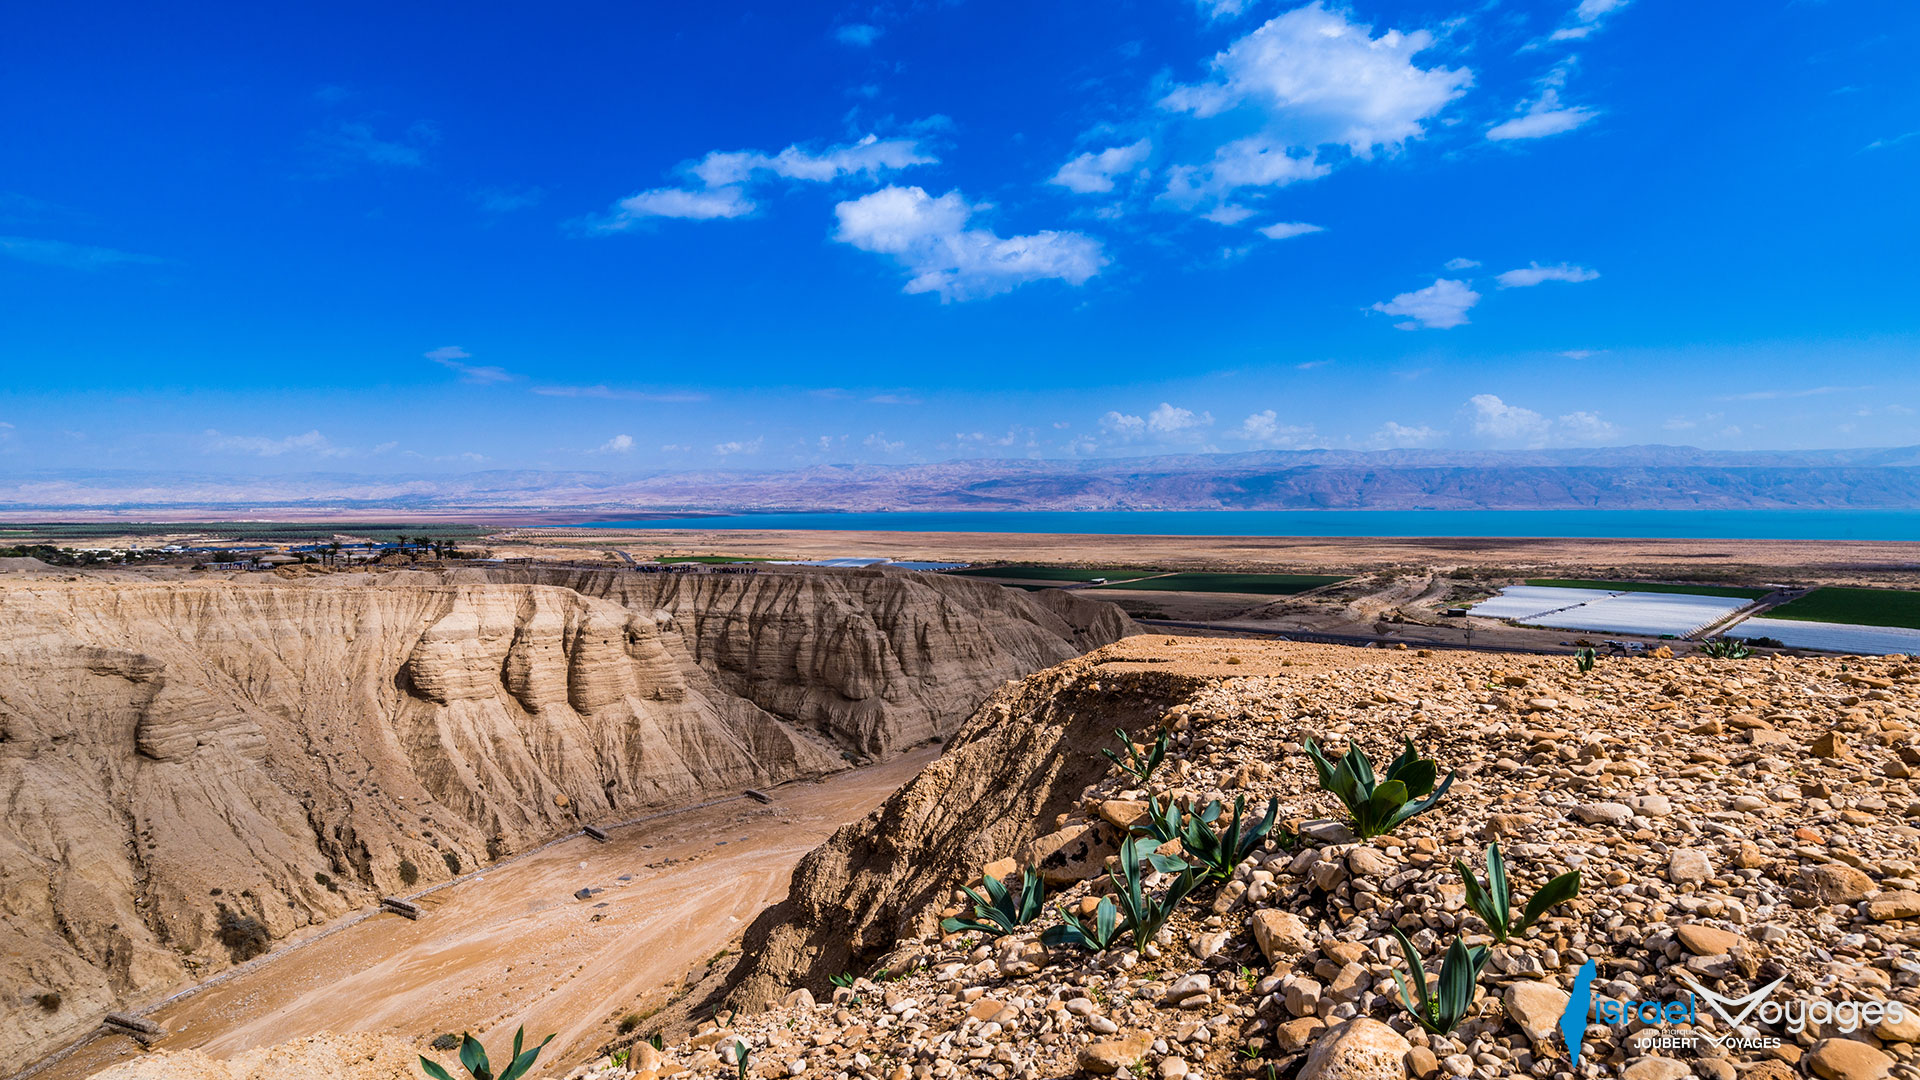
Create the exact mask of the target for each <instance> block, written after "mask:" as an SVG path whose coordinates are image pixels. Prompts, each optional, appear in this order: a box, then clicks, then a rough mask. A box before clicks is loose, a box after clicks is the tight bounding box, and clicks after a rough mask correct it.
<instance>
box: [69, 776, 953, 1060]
mask: <svg viewBox="0 0 1920 1080" xmlns="http://www.w3.org/2000/svg"><path fill="white" fill-rule="evenodd" d="M933 756H934V754H933V753H932V752H921V753H916V754H913V755H910V756H907V757H903V758H900V759H898V760H895V761H891V762H888V763H885V764H882V765H875V766H871V767H868V768H865V769H858V770H854V771H852V772H847V773H842V774H839V775H837V776H833V777H830V778H828V779H827V780H825V781H822V782H819V783H806V782H800V783H794V784H789V785H786V786H785V787H782V788H779V789H777V790H776V791H775V792H774V793H773V794H774V796H775V801H774V803H773V804H772V805H761V804H759V803H757V802H753V801H750V800H741V801H737V802H730V803H726V804H724V805H720V806H713V807H707V808H705V809H700V810H693V811H689V812H687V813H684V814H677V815H674V816H671V817H666V818H662V819H659V820H657V821H651V822H646V823H644V824H641V825H637V826H634V827H631V828H626V829H620V830H617V831H615V832H614V833H613V836H612V840H611V842H609V843H606V844H597V843H594V842H593V841H592V840H589V839H586V838H585V837H581V838H578V839H574V840H569V841H567V842H565V843H561V844H558V845H555V846H554V847H552V848H549V849H547V850H545V851H542V852H539V853H538V854H535V855H533V856H530V857H529V858H527V859H525V860H523V861H521V862H518V863H513V864H511V865H508V866H504V867H501V868H499V869H497V870H493V871H490V872H488V873H486V874H484V875H482V876H480V877H478V878H475V879H473V880H470V881H467V882H464V883H462V884H459V885H456V886H454V887H452V888H449V889H445V890H443V891H441V892H438V893H435V894H433V895H431V896H428V897H426V898H425V899H424V900H422V902H421V903H422V906H423V907H425V908H426V910H427V915H426V917H425V918H423V919H421V920H420V921H418V922H409V921H407V920H405V919H403V918H400V917H399V916H393V915H381V916H378V917H376V918H372V919H368V920H366V921H364V922H362V923H359V924H358V925H355V926H351V927H348V928H346V929H345V930H342V931H340V932H339V933H336V934H334V935H332V936H331V937H329V938H327V939H326V940H324V941H320V942H316V943H314V944H313V945H310V946H307V947H305V948H302V949H298V950H296V951H293V952H291V953H289V954H287V955H286V957H284V958H283V959H280V960H278V961H276V962H274V963H270V964H267V965H265V966H263V967H261V968H259V969H257V970H254V971H249V972H247V973H245V974H243V975H241V976H239V977H237V978H234V979H231V980H229V981H227V982H225V983H222V984H220V985H218V986H216V987H212V988H210V989H208V990H206V991H204V992H202V993H200V994H197V995H195V996H193V997H190V998H186V999H185V1000H183V1001H180V1002H178V1003H175V1004H172V1005H168V1006H165V1007H163V1008H161V1009H159V1010H158V1011H156V1012H155V1013H153V1014H152V1015H151V1017H150V1018H151V1019H152V1020H154V1021H155V1022H157V1023H159V1024H161V1025H162V1026H164V1027H165V1028H166V1029H167V1030H168V1032H169V1035H168V1036H167V1038H166V1039H164V1040H162V1041H161V1042H160V1043H159V1044H158V1047H159V1048H160V1049H168V1050H172V1049H181V1048H186V1047H194V1048H198V1049H201V1050H204V1051H206V1052H207V1053H210V1054H214V1055H216V1056H225V1055H229V1054H233V1053H236V1052H238V1051H241V1050H245V1049H249V1048H252V1047H256V1046H262V1045H270V1044H274V1043H279V1042H284V1041H286V1040H288V1039H292V1038H297V1037H299V1036H303V1035H308V1034H312V1033H314V1032H319V1031H336V1032H347V1031H372V1032H385V1033H388V1034H392V1035H395V1036H399V1037H402V1038H411V1039H417V1040H419V1042H420V1045H421V1046H423V1047H424V1046H425V1044H426V1042H427V1041H428V1040H430V1039H431V1038H432V1037H433V1036H434V1035H435V1034H438V1033H440V1032H460V1031H463V1030H471V1031H473V1032H474V1033H475V1034H477V1035H479V1036H480V1038H481V1040H482V1041H483V1042H485V1043H486V1044H487V1045H488V1046H494V1045H496V1044H501V1045H504V1044H506V1043H510V1042H511V1041H512V1037H513V1031H514V1029H515V1028H516V1027H518V1026H519V1025H520V1024H522V1023H524V1024H526V1026H527V1031H528V1033H529V1035H530V1036H533V1037H537V1036H544V1035H545V1034H546V1033H547V1032H550V1031H551V1032H557V1033H558V1038H556V1039H555V1040H554V1041H553V1045H552V1046H551V1047H549V1048H548V1051H547V1053H546V1054H545V1055H543V1056H542V1058H541V1065H542V1066H543V1068H542V1069H540V1070H539V1072H540V1073H545V1074H548V1075H557V1074H558V1072H559V1071H561V1069H562V1067H570V1066H571V1065H573V1064H575V1063H578V1062H579V1061H582V1060H585V1059H586V1058H587V1057H588V1056H589V1055H591V1054H592V1052H593V1050H594V1048H595V1047H597V1046H599V1045H600V1044H601V1043H602V1042H603V1041H604V1040H605V1039H606V1038H607V1037H608V1036H609V1035H611V1034H612V1033H613V1029H614V1025H615V1024H616V1023H617V1022H618V1020H619V1018H620V1017H621V1016H622V1015H624V1014H626V1013H629V1012H645V1011H647V1010H648V1009H649V1008H651V1007H653V1006H657V1005H659V1004H661V1003H662V1002H664V1001H666V1000H667V999H668V998H669V997H670V996H671V994H672V992H673V991H674V990H675V989H677V988H678V987H679V985H680V982H681V978H682V976H683V975H685V974H686V973H687V972H688V971H689V969H703V968H704V965H705V962H706V961H707V960H708V959H709V958H710V957H712V956H713V955H714V954H715V953H717V952H719V951H720V950H722V949H723V948H726V947H729V946H730V944H732V943H733V942H734V939H735V938H736V937H737V936H738V935H739V933H740V932H741V931H742V930H743V929H745V928H746V925H747V923H748V922H750V921H751V920H752V919H753V917H754V916H755V915H756V914H758V913H759V911H760V909H761V908H763V907H765V906H767V905H768V904H771V903H774V902H776V901H778V900H779V899H780V898H781V897H782V896H784V895H785V893H786V889H787V881H788V877H789V875H790V874H791V872H792V870H793V866H794V864H795V863H797V862H798V861H799V860H800V857H801V856H802V855H804V854H806V853H807V852H808V851H810V850H811V849H812V848H814V847H815V846H816V845H818V844H819V843H820V841H821V840H823V839H825V838H826V836H827V835H828V834H829V833H831V832H832V831H833V830H834V829H835V828H837V827H838V826H840V825H842V824H844V823H846V822H849V821H853V820H855V819H857V818H859V817H861V816H862V815H864V814H865V813H867V812H868V811H869V810H871V809H873V808H874V807H875V806H878V805H879V804H880V803H881V802H882V801H883V800H885V798H886V797H887V796H888V795H889V794H891V793H892V792H893V791H894V789H895V788H897V787H899V786H900V785H901V784H903V783H905V782H906V781H907V780H908V779H909V778H911V777H912V776H913V775H914V773H916V772H918V771H919V770H920V768H921V766H923V765H925V764H926V763H927V762H928V761H930V760H932V758H933ZM582 888H590V889H595V890H601V891H596V892H594V893H593V894H592V895H590V896H589V897H587V898H586V899H576V898H575V896H574V893H575V892H576V891H577V890H579V889H582ZM139 1052H140V1051H139V1049H138V1048H137V1047H136V1046H135V1044H134V1043H133V1041H132V1040H130V1039H127V1038H124V1037H118V1036H114V1037H104V1038H99V1039H96V1040H94V1041H93V1042H92V1043H90V1044H88V1045H87V1046H86V1047H84V1048H82V1049H81V1050H80V1051H79V1052H77V1053H75V1054H74V1055H73V1056H71V1057H69V1058H67V1059H66V1060H64V1061H62V1062H60V1063H58V1064H57V1065H55V1066H54V1067H52V1068H50V1069H48V1070H46V1071H44V1072H42V1073H41V1074H39V1075H40V1077H42V1078H58V1080H66V1078H78V1077H83V1076H87V1075H89V1074H90V1073H92V1072H94V1071H96V1070H98V1069H101V1068H104V1067H106V1066H107V1065H110V1064H113V1063H114V1062H117V1061H122V1060H126V1059H127V1058H130V1057H134V1056H137V1055H138V1054H139Z"/></svg>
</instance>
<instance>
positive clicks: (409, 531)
mask: <svg viewBox="0 0 1920 1080" xmlns="http://www.w3.org/2000/svg"><path fill="white" fill-rule="evenodd" d="M492 531H493V530H491V529H489V528H486V527H483V526H479V525H447V524H431V523H428V524H419V525H408V524H398V525H396V524H388V523H380V522H362V521H341V522H318V523H315V522H289V521H179V522H159V523H154V522H117V521H116V522H83V523H73V524H61V523H58V522H54V523H48V524H29V525H5V526H0V541H25V542H33V543H38V542H42V541H44V540H47V539H61V540H73V541H84V540H88V539H92V538H95V537H116V536H136V537H137V536H175V535H183V534H194V533H204V534H210V535H214V536H219V537H221V538H223V539H228V540H233V541H236V542H258V543H301V542H306V541H314V540H331V539H333V537H334V536H335V535H336V534H338V535H341V536H366V537H371V538H372V539H375V540H379V541H383V542H390V541H393V540H396V539H398V538H399V537H402V536H406V537H415V536H431V537H432V538H434V539H435V540H474V539H477V538H479V537H482V536H485V535H486V534H487V533H489V532H492Z"/></svg>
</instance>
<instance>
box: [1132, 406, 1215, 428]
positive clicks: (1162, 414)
mask: <svg viewBox="0 0 1920 1080" xmlns="http://www.w3.org/2000/svg"><path fill="white" fill-rule="evenodd" d="M1212 424H1213V414H1212V413H1206V412H1203V413H1196V412H1194V411H1193V410H1192V409H1183V408H1181V407H1179V406H1178V405H1171V404H1168V403H1167V402H1164V401H1163V402H1161V403H1160V405H1159V407H1158V408H1155V409H1154V410H1153V411H1152V412H1150V413H1148V414H1147V431H1148V432H1149V433H1151V434H1154V435H1160V436H1163V437H1164V436H1170V435H1171V436H1179V435H1185V434H1188V433H1191V432H1194V431H1196V430H1197V429H1200V428H1204V427H1209V426H1211V425H1212Z"/></svg>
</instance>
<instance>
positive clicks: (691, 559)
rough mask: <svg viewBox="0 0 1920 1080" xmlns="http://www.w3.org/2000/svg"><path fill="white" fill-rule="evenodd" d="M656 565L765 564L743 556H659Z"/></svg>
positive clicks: (756, 559)
mask: <svg viewBox="0 0 1920 1080" xmlns="http://www.w3.org/2000/svg"><path fill="white" fill-rule="evenodd" d="M653 561H654V562H657V563H699V564H701V565H702V566H726V565H729V564H731V563H754V562H766V561H767V560H766V559H763V558H748V557H746V556H744V555H661V556H658V557H656V558H655V559H654V560H653Z"/></svg>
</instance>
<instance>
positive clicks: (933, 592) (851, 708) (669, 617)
mask: <svg viewBox="0 0 1920 1080" xmlns="http://www.w3.org/2000/svg"><path fill="white" fill-rule="evenodd" d="M467 573H470V574H471V573H479V572H467ZM484 573H486V574H488V575H489V576H493V577H504V578H505V579H506V580H524V581H541V582H549V583H553V584H559V585H564V586H566V587H567V588H570V589H573V590H575V591H577V592H580V593H583V594H586V595H589V596H598V597H605V598H607V599H609V600H614V601H616V602H618V603H620V604H621V605H623V606H625V607H626V608H628V609H630V610H633V611H635V612H639V613H644V614H647V615H650V616H651V617H653V618H655V619H659V620H661V622H662V627H661V628H662V631H663V632H665V633H667V634H668V636H670V637H674V638H677V639H678V640H679V641H680V642H681V644H682V645H684V647H685V649H686V650H687V653H688V654H689V655H690V657H691V658H692V659H693V660H694V662H696V663H697V664H699V666H700V667H701V668H702V669H704V670H705V671H707V672H708V673H709V674H711V675H712V677H713V678H714V680H715V681H716V682H718V683H719V684H720V685H721V686H723V687H725V688H726V689H727V690H729V691H731V692H732V693H734V694H737V695H739V696H740V697H743V698H746V699H747V700H749V701H752V702H753V703H754V704H756V705H758V706H760V707H761V708H762V709H765V710H766V711H768V712H770V713H772V714H774V715H776V716H779V717H781V718H783V719H785V720H788V721H790V722H792V723H794V724H797V725H801V726H803V727H807V728H810V729H813V730H816V731H818V732H820V733H822V734H824V735H827V736H828V737H830V738H832V739H833V740H834V741H836V742H838V743H840V744H842V745H844V746H848V747H851V748H853V749H857V750H859V751H860V752H862V753H866V754H871V755H874V756H876V757H884V756H886V755H887V754H889V753H891V752H893V751H895V750H898V749H902V748H905V747H909V746H912V745H914V744H916V743H922V742H925V741H926V740H928V739H931V738H933V737H935V736H945V735H949V734H951V733H952V732H953V731H954V730H955V729H956V728H957V727H958V726H959V724H960V722H961V721H962V720H963V719H965V718H966V717H967V716H968V715H969V714H970V713H971V712H972V711H973V710H974V709H975V708H976V707H978V705H979V704H980V702H981V701H982V700H984V699H985V698H986V696H987V695H988V694H989V693H991V692H992V691H993V690H994V689H996V688H997V687H999V686H1000V685H1001V684H1002V683H1004V682H1006V681H1008V680H1011V679H1019V678H1022V677H1024V676H1026V675H1027V674H1028V673H1030V672H1033V671H1038V670H1040V669H1041V668H1044V667H1048V666H1050V665H1053V664H1057V663H1059V662H1060V661H1062V660H1066V659H1068V658H1069V657H1073V656H1078V655H1080V654H1081V653H1084V652H1086V651H1087V650H1089V649H1093V648H1097V647H1099V646H1101V645H1106V644H1109V643H1111V642H1114V641H1117V640H1119V639H1120V638H1122V637H1124V636H1126V635H1127V634H1128V633H1131V632H1133V631H1134V630H1135V627H1134V625H1133V623H1132V622H1131V620H1129V619H1128V618H1127V617H1126V615H1125V613H1123V612H1122V611H1121V610H1120V609H1119V608H1117V607H1115V606H1114V605H1112V604H1107V603H1102V602H1099V601H1093V600H1085V599H1081V598H1080V597H1077V596H1075V595H1073V594H1072V593H1070V592H1061V591H1057V590H1050V591H1046V592H1040V593H1024V592H1019V591H1016V590H1013V589H1005V588H1001V587H1000V586H997V585H989V584H984V583H982V582H978V581H972V580H969V579H966V578H956V577H947V576H944V575H940V574H923V573H913V572H906V571H898V570H846V571H836V572H831V573H820V572H808V573H797V572H792V573H788V572H778V571H772V572H767V573H761V574H750V575H731V574H685V575H682V574H635V573H623V572H600V571H584V572H579V573H565V572H559V571H526V572H520V573H514V572H500V571H488V572H484Z"/></svg>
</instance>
